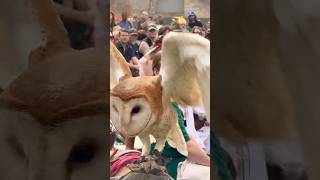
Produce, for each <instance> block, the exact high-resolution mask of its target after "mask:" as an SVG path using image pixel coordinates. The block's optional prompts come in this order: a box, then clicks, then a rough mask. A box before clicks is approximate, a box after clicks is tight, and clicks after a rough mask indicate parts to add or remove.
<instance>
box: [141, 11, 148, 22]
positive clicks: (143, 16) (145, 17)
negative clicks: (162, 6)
mask: <svg viewBox="0 0 320 180" xmlns="http://www.w3.org/2000/svg"><path fill="white" fill-rule="evenodd" d="M141 15H142V18H143V19H144V20H147V19H148V18H149V15H148V13H147V12H142V14H141Z"/></svg>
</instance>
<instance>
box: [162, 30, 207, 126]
mask: <svg viewBox="0 0 320 180" xmlns="http://www.w3.org/2000/svg"><path fill="white" fill-rule="evenodd" d="M160 74H161V76H162V88H163V91H162V92H163V96H162V97H163V103H164V105H165V104H168V103H169V102H170V100H171V99H173V100H174V101H176V102H178V103H179V104H181V105H191V106H193V105H200V104H201V103H203V105H204V107H205V110H206V115H207V119H208V121H210V41H209V40H207V39H205V38H204V37H201V36H200V35H196V34H191V33H181V32H170V33H169V34H168V35H167V36H166V37H165V38H164V40H163V49H162V56H161V69H160Z"/></svg>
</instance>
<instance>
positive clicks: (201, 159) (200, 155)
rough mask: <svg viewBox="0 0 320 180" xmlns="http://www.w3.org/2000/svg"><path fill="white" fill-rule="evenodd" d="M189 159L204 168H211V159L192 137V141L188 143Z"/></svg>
mask: <svg viewBox="0 0 320 180" xmlns="http://www.w3.org/2000/svg"><path fill="white" fill-rule="evenodd" d="M187 148H188V159H189V160H190V161H191V162H194V163H196V164H200V165H203V166H210V157H209V156H208V155H207V153H206V152H205V151H204V150H203V149H202V148H201V146H200V145H199V144H198V143H197V141H196V140H195V139H193V138H192V137H191V136H190V140H189V141H188V142H187Z"/></svg>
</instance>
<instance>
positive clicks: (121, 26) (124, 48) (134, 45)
mask: <svg viewBox="0 0 320 180" xmlns="http://www.w3.org/2000/svg"><path fill="white" fill-rule="evenodd" d="M186 19H187V20H186ZM170 31H175V32H189V33H195V34H199V35H200V36H203V37H205V38H208V39H209V36H210V27H209V22H208V23H203V22H201V21H200V20H198V18H197V15H196V13H195V12H194V11H192V10H190V11H189V12H188V14H187V18H184V17H183V16H178V17H173V18H172V19H171V21H168V22H167V23H165V19H164V18H163V17H162V16H157V17H156V18H153V17H152V16H150V15H149V14H148V12H147V11H142V12H141V16H140V17H137V16H134V17H132V18H129V17H128V14H127V12H123V13H122V14H121V20H120V21H118V22H117V21H116V18H115V14H114V13H113V12H110V39H111V41H112V42H113V43H114V44H115V45H116V47H117V48H118V49H119V51H120V52H121V53H122V55H123V56H124V57H125V59H126V61H127V62H128V63H129V66H130V69H131V71H132V75H133V76H139V75H140V74H143V75H146V74H144V73H147V74H148V72H145V71H148V70H146V69H145V67H144V65H145V62H146V61H150V59H149V58H151V56H149V54H147V53H150V52H149V51H150V50H151V49H153V48H155V51H154V52H156V51H157V50H160V47H161V41H162V39H163V37H164V36H165V35H166V34H168V33H169V32H170ZM157 47H158V48H157ZM149 75H152V74H149Z"/></svg>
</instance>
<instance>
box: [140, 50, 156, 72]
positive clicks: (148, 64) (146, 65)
mask: <svg viewBox="0 0 320 180" xmlns="http://www.w3.org/2000/svg"><path fill="white" fill-rule="evenodd" d="M139 62H140V69H139V72H140V76H153V70H152V59H151V57H150V55H146V56H143V57H142V58H141V59H140V60H139Z"/></svg>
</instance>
